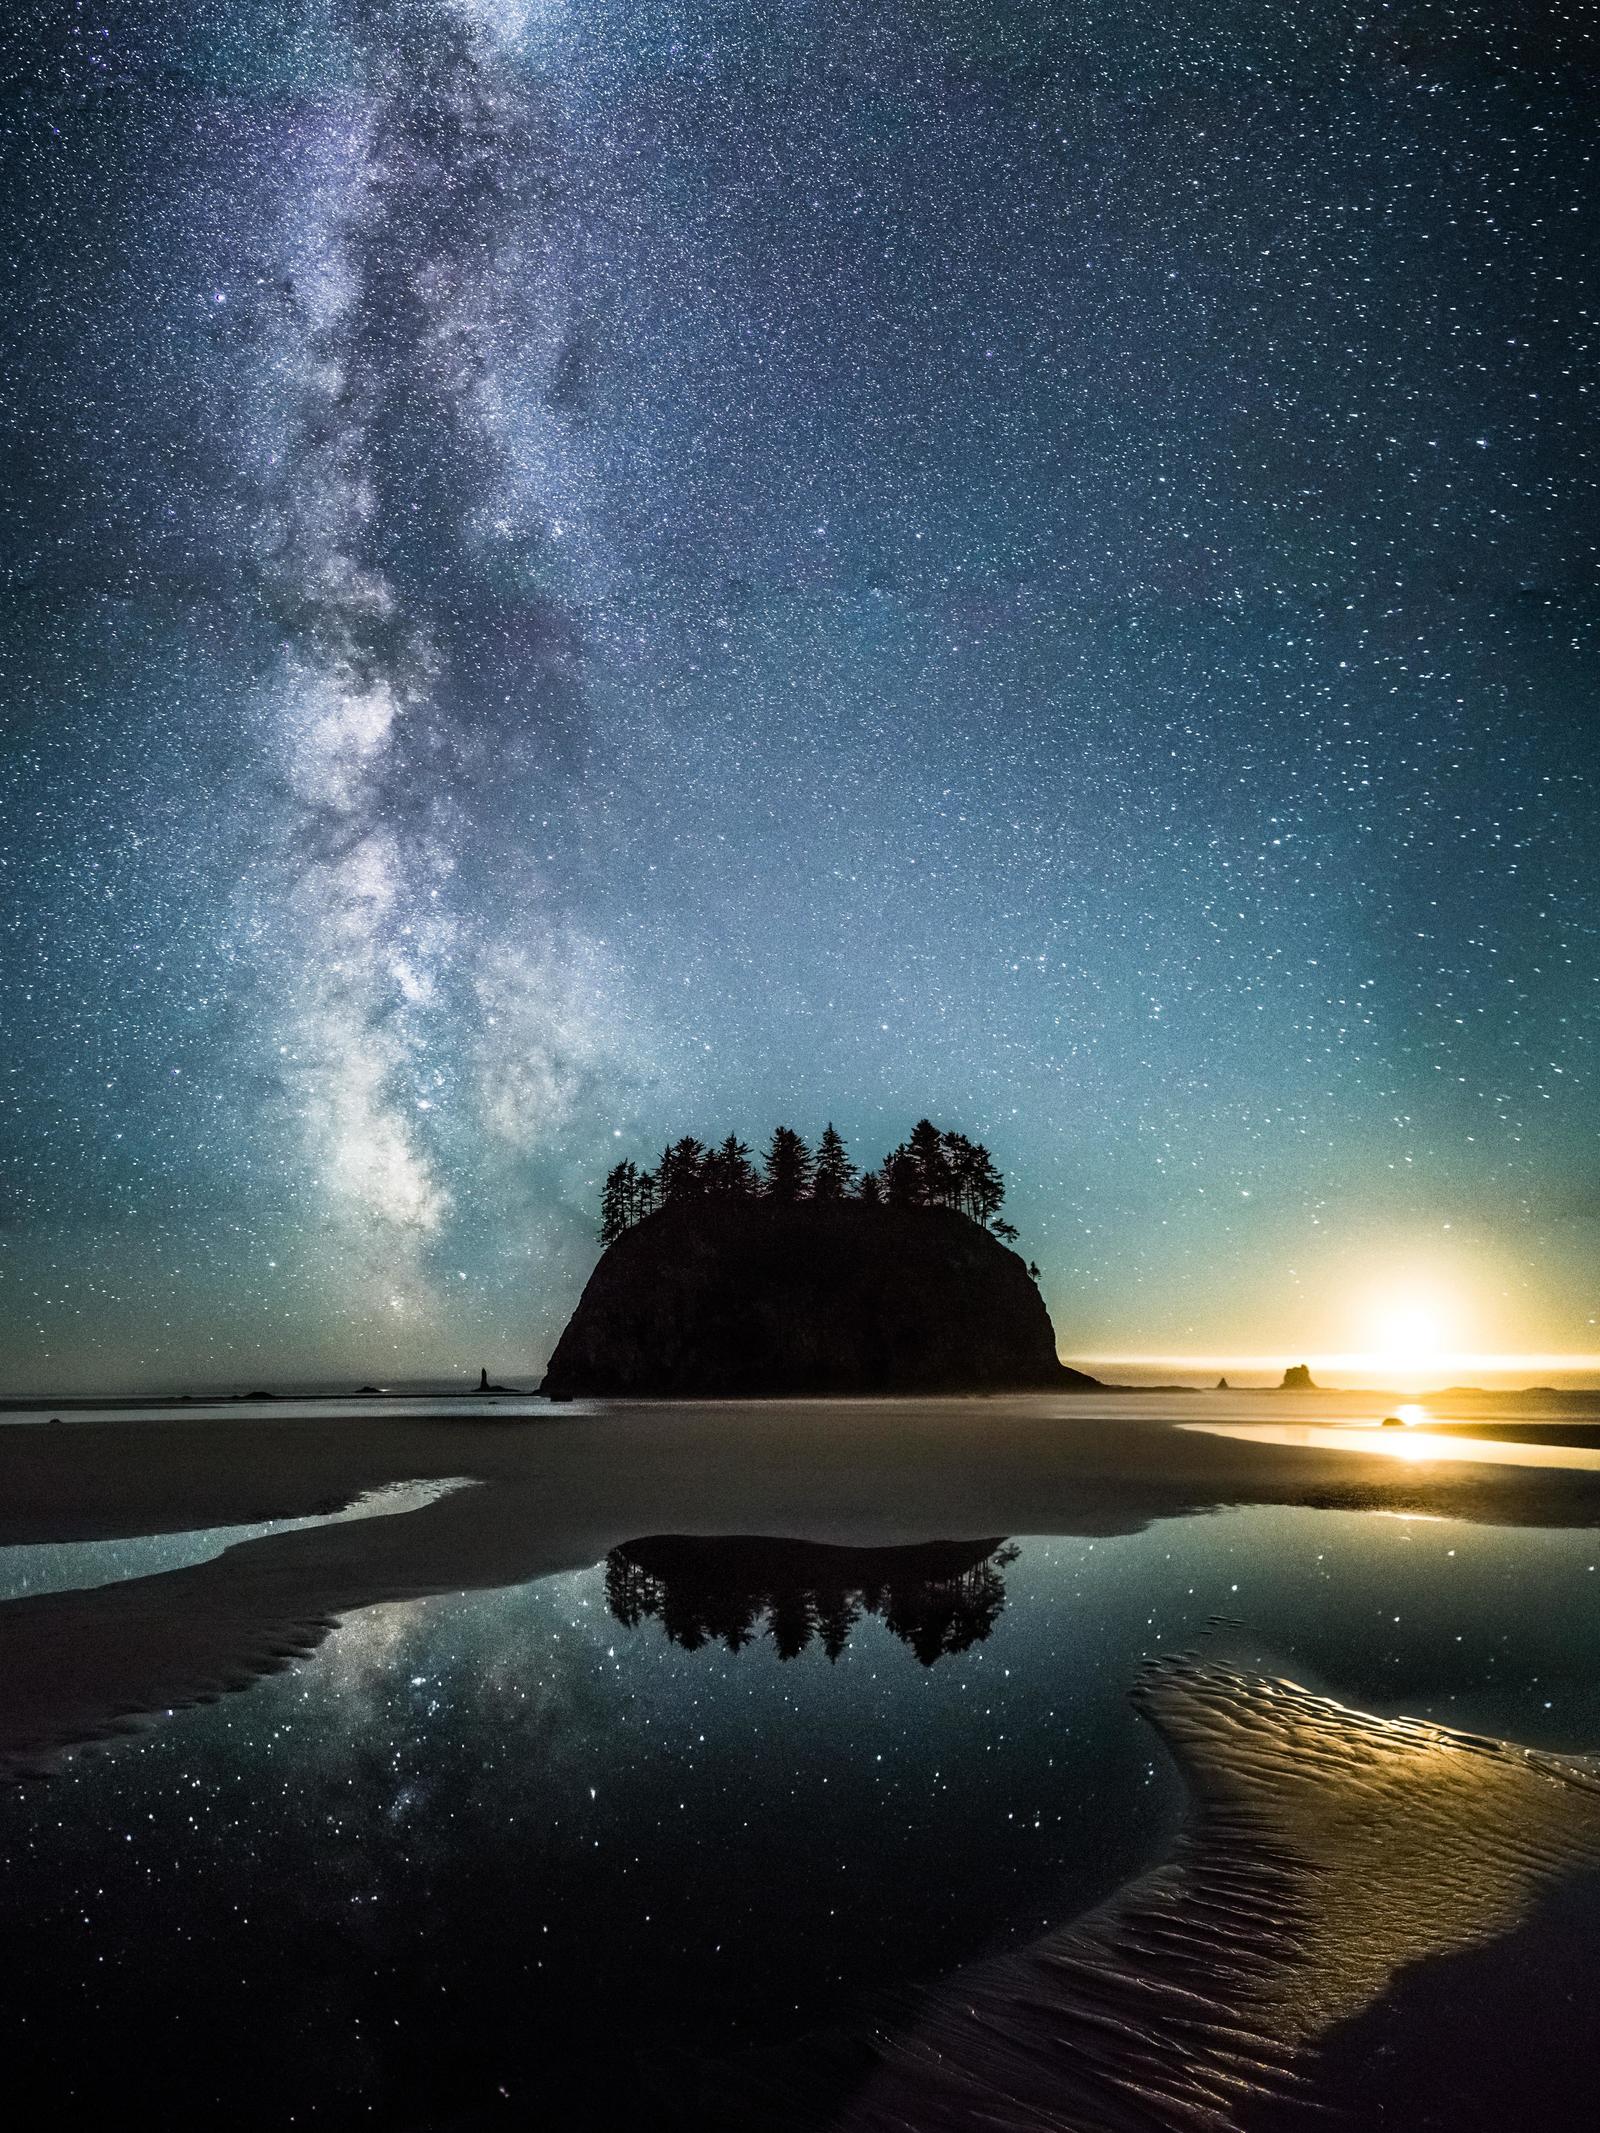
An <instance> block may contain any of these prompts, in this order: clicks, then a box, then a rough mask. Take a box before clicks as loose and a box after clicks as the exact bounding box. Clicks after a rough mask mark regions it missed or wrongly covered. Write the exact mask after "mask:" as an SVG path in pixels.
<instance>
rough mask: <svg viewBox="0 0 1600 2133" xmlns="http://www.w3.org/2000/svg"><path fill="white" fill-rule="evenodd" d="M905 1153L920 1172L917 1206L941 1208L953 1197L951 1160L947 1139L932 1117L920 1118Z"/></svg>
mask: <svg viewBox="0 0 1600 2133" xmlns="http://www.w3.org/2000/svg"><path fill="white" fill-rule="evenodd" d="M906 1153H907V1154H908V1155H909V1156H910V1158H911V1160H912V1162H913V1163H914V1164H915V1165H916V1169H917V1204H918V1205H919V1206H921V1207H942V1206H943V1205H944V1204H945V1203H946V1201H947V1200H948V1199H949V1197H950V1188H951V1176H950V1157H949V1154H948V1152H947V1150H946V1148H945V1136H944V1135H943V1134H942V1133H941V1132H940V1131H939V1129H938V1127H937V1126H936V1125H935V1124H934V1123H933V1120H932V1119H931V1118H919V1119H918V1120H917V1123H916V1124H915V1125H914V1126H913V1127H912V1129H911V1134H910V1138H909V1139H908V1140H907V1142H906Z"/></svg>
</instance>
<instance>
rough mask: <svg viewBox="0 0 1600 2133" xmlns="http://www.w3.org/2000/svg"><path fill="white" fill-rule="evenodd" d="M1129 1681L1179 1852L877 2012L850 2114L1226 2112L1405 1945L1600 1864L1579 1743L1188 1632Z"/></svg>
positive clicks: (1299, 2074) (1260, 2099) (1457, 1929)
mask: <svg viewBox="0 0 1600 2133" xmlns="http://www.w3.org/2000/svg"><path fill="white" fill-rule="evenodd" d="M1135 1700H1136V1701H1137V1703H1138V1704H1139V1707H1140V1708H1141V1710H1143V1712H1144V1713H1145V1715H1146V1716H1147V1717H1148V1718H1149V1719H1150V1721H1151V1722H1152V1723H1153V1724H1154V1725H1155V1726H1156V1727H1157V1729H1158V1730H1159V1731H1160V1732H1161V1734H1162V1735H1163V1737H1164V1738H1165V1739H1166V1741H1167V1743H1168V1745H1169V1746H1170V1747H1171V1749H1172V1750H1173V1753H1174V1755H1175V1756H1176V1758H1177V1760H1178V1762H1179V1764H1180V1765H1181V1767H1182V1769H1183V1772H1184V1775H1185V1778H1186V1780H1187V1782H1188V1784H1189V1787H1190V1792H1191V1798H1192V1802H1193V1808H1192V1813H1191V1816H1190V1821H1189V1826H1188V1828H1187V1830H1186V1832H1185V1835H1184V1837H1183V1838H1182V1840H1181V1842H1180V1845H1179V1848H1178V1851H1177V1853H1176V1855H1175V1857H1174V1858H1173V1859H1172V1861H1171V1862H1170V1863H1169V1864H1167V1865H1166V1866H1164V1867H1162V1868H1160V1869H1159V1870H1157V1871H1156V1872H1154V1873H1152V1874H1150V1875H1148V1876H1146V1877H1145V1878H1143V1879H1142V1880H1141V1881H1139V1882H1137V1883H1135V1884H1133V1885H1132V1886H1131V1887H1130V1888H1128V1889H1127V1890H1125V1891H1123V1892H1122V1894H1121V1895H1120V1896H1118V1897H1117V1898H1116V1899H1114V1900H1113V1901H1112V1902H1111V1903H1110V1904H1108V1905H1107V1906H1106V1907H1105V1908H1104V1909H1102V1910H1101V1911H1098V1912H1096V1913H1095V1914H1093V1915H1092V1916H1090V1917H1089V1918H1087V1919H1084V1920H1081V1921H1079V1922H1077V1923H1076V1924H1074V1925H1072V1926H1070V1927H1068V1928H1066V1929H1064V1930H1062V1931H1060V1932H1057V1933H1053V1934H1051V1935H1049V1936H1047V1937H1046V1938H1045V1939H1043V1940H1040V1941H1038V1942H1036V1943H1035V1944H1034V1945H1033V1946H1031V1947H1029V1948H1027V1949H1026V1950H1024V1951H1022V1952H1021V1953H1019V1954H1016V1955H1011V1956H1006V1957H1002V1958H1000V1959H999V1960H997V1961H995V1962H992V1963H987V1964H984V1965H982V1966H979V1967H978V1968H976V1969H974V1970H972V1971H968V1972H966V1973H963V1974H962V1975H961V1976H959V1977H958V1978H956V1979H953V1980H952V1981H951V1982H950V1983H949V1984H948V1985H947V1986H945V1987H942V1988H940V1990H939V1991H938V1992H937V1993H936V1994H935V1995H933V1996H932V1998H931V2000H930V2002H929V2004H928V2005H927V2006H925V2007H924V2009H923V2010H922V2012H921V2015H920V2017H919V2019H918V2020H917V2021H916V2022H915V2023H914V2024H913V2025H912V2026H911V2027H910V2028H909V2029H908V2030H907V2032H905V2033H904V2034H902V2035H899V2036H889V2035H883V2036H880V2037H879V2038H878V2039H877V2040H876V2041H877V2044H878V2048H879V2050H880V2051H881V2053H882V2055H883V2060H884V2064H883V2066H882V2069H881V2071H880V2072H879V2073H877V2074H876V2075H875V2076H874V2077H873V2078H872V2079H871V2080H870V2081H869V2083H868V2084H867V2086H866V2088H865V2089H864V2090H863V2091H862V2092H861V2094H860V2095H859V2096H858V2097H857V2099H856V2100H855V2102H854V2104H853V2105H852V2107H851V2108H850V2110H849V2111H848V2112H847V2113H846V2114H845V2117H844V2119H843V2121H842V2127H843V2128H845V2129H848V2133H913V2129H915V2133H945V2129H955V2128H962V2129H971V2133H976V2129H978V2128H983V2129H985V2133H1046V2129H1050V2133H1090V2129H1094V2133H1101V2129H1104V2133H1135V2129H1139V2133H1155V2129H1180V2128H1181V2129H1188V2133H1201V2129H1204V2133H1233V2129H1237V2128H1240V2127H1242V2126H1243V2125H1245V2124H1246V2122H1247V2121H1248V2122H1249V2123H1259V2117H1258V2115H1257V2114H1258V2112H1259V2109H1260V2107H1262V2106H1264V2105H1267V2104H1269V2103H1271V2102H1273V2101H1277V2102H1279V2103H1281V2104H1283V2105H1285V2106H1292V2105H1293V2104H1294V2103H1295V2102H1297V2101H1298V2102H1301V2103H1311V2102H1312V2101H1313V2100H1314V2093H1313V2086H1312V2080H1311V2075H1312V2069H1313V2062H1314V2050H1315V2046H1316V2044H1317V2041H1318V2040H1319V2039H1320V2038H1321V2037H1322V2036H1324V2035H1325V2034H1326V2033H1327V2032H1328V2031H1329V2030H1330V2029H1331V2028H1332V2027H1333V2026H1334V2025H1335V2024H1337V2023H1339V2022H1341V2021H1343V2020H1345V2019H1346V2018H1348V2017H1349V2016H1351V2015H1353V2014H1355V2013H1357V2012H1358V2011H1359V2010H1361V2009H1362V2008H1363V2007H1366V2006H1368V2005H1370V2004H1371V2003H1372V2001H1373V2000H1374V1999H1375V1998H1377V1997H1378V1996H1379V1995H1380V1994H1381V1993H1382V1992H1383V1990H1384V1988H1385V1987H1386V1985H1387V1984H1388V1983H1389V1981H1390V1979H1392V1978H1393V1977H1394V1976H1395V1974H1396V1973H1397V1972H1398V1971H1400V1970H1401V1969H1403V1968H1404V1967H1405V1966H1406V1965H1408V1964H1412V1963H1416V1962H1418V1961H1421V1960H1422V1959H1424V1958H1426V1957H1429V1956H1437V1955H1441V1954H1444V1953H1447V1952H1449V1951H1452V1950H1456V1949H1461V1948H1464V1947H1467V1946H1470V1945H1473V1944H1475V1943H1482V1942H1486V1941H1489V1940H1492V1939H1495V1938H1497V1937H1498V1936H1500V1935H1502V1934H1504V1933H1507V1932H1509V1931H1511V1930H1513V1929H1514V1928H1515V1927H1516V1926H1517V1925H1518V1924H1519V1923H1520V1922H1521V1921H1522V1920H1524V1919H1525V1918H1526V1917H1527V1916H1528V1914H1529V1912H1530V1911H1531V1909H1532V1907H1533V1905H1534V1904H1535V1903H1536V1901H1537V1900H1538V1898H1539V1896H1540V1894H1541V1893H1542V1892H1543V1891H1544V1890H1545V1889H1547V1888H1548V1887H1549V1886H1550V1885H1551V1884H1552V1883H1553V1882H1554V1881H1555V1880H1557V1879H1558V1878H1559V1877H1561V1876H1562V1875H1563V1874H1565V1873H1568V1872H1570V1871H1573V1870H1575V1869H1578V1868H1581V1867H1584V1866H1593V1865H1595V1864H1597V1863H1600V1784H1597V1782H1596V1777H1595V1774H1594V1771H1593V1770H1592V1768H1590V1767H1588V1766H1586V1765H1585V1764H1584V1763H1581V1762H1577V1761H1567V1760H1563V1759H1562V1758H1560V1757H1556V1756H1551V1755H1542V1754H1538V1753H1535V1752H1533V1751H1530V1750H1526V1749H1522V1748H1518V1747H1514V1746H1512V1745H1510V1744H1509V1743H1506V1742H1503V1741H1495V1740H1487V1739H1484V1738H1482V1737H1481V1736H1478V1735H1473V1734H1467V1733H1456V1732H1450V1731H1448V1730H1447V1729H1445V1728H1443V1727H1440V1726H1432V1725H1423V1724H1417V1723H1414V1722H1412V1721H1410V1720H1404V1719H1399V1720H1390V1719H1380V1718H1373V1717H1370V1716H1368V1715H1366V1714H1365V1713H1363V1712H1360V1711H1353V1710H1349V1709H1346V1708H1345V1707H1344V1706H1343V1705H1341V1704H1337V1703H1334V1702H1331V1701H1329V1700H1327V1699H1326V1698H1323V1697H1319V1696H1313V1695H1311V1694H1310V1693H1309V1692H1308V1691H1306V1690H1305V1689H1302V1688H1299V1687H1297V1686H1296V1685H1295V1684H1294V1683H1293V1682H1288V1681H1275V1680H1270V1679H1267V1678H1266V1677H1264V1676H1261V1675H1254V1674H1246V1673H1241V1672H1237V1671H1234V1670H1233V1669H1230V1668H1226V1667H1221V1666H1216V1665H1207V1664H1202V1663H1201V1662H1199V1661H1197V1660H1195V1659H1193V1658H1189V1657H1185V1658H1181V1659H1175V1660H1170V1661H1164V1662H1160V1663H1157V1664H1154V1665H1152V1666H1151V1667H1149V1668H1148V1669H1147V1670H1146V1672H1145V1674H1144V1676H1143V1678H1142V1679H1141V1681H1140V1683H1139V1685H1138V1687H1137V1689H1136V1691H1135Z"/></svg>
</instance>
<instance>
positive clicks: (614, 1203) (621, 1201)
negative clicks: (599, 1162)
mask: <svg viewBox="0 0 1600 2133" xmlns="http://www.w3.org/2000/svg"><path fill="white" fill-rule="evenodd" d="M638 1196H639V1172H638V1170H637V1168H636V1167H635V1166H634V1165H633V1164H632V1163H618V1164H616V1165H614V1167H613V1168H612V1169H610V1170H608V1171H607V1172H606V1182H605V1185H604V1187H603V1189H602V1191H601V1194H600V1242H601V1243H602V1244H615V1243H616V1241H617V1239H618V1238H619V1237H620V1236H621V1235H622V1233H623V1231H624V1230H625V1229H626V1228H627V1227H628V1226H629V1224H630V1223H632V1222H633V1221H635V1220H636V1219H637V1218H636V1216H635V1214H634V1208H635V1205H636V1203H637V1200H638Z"/></svg>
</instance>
